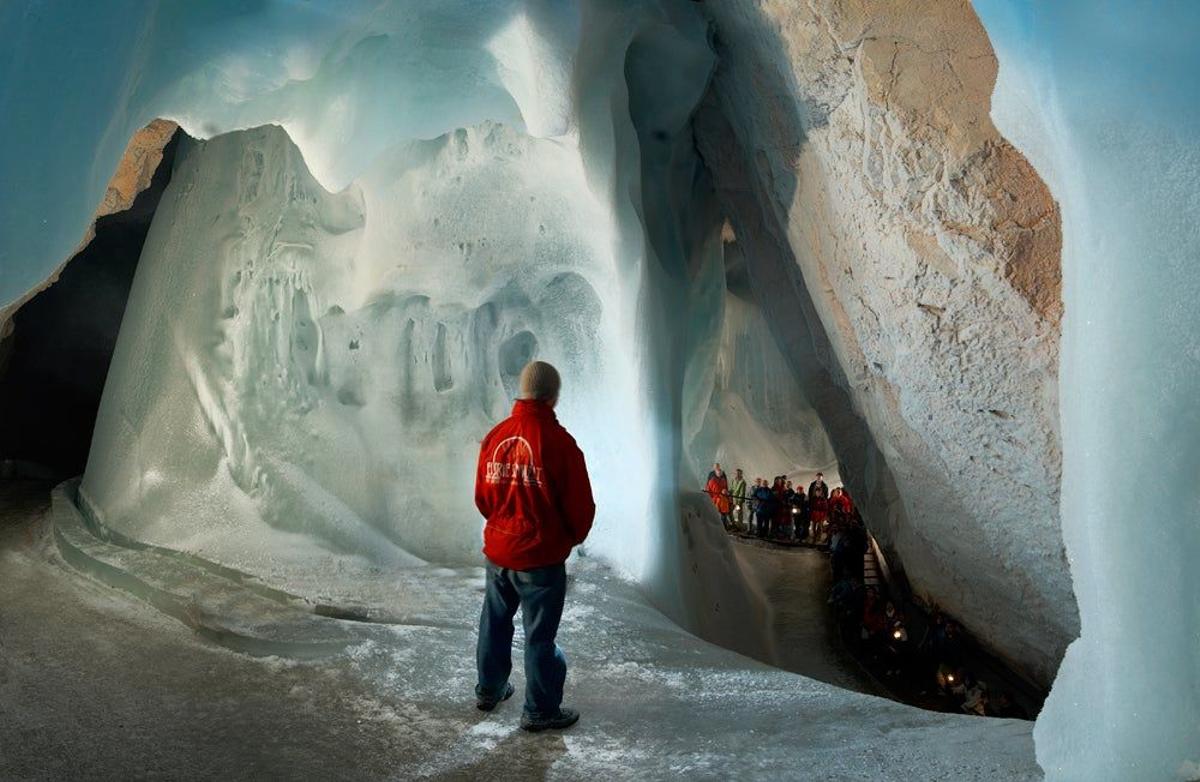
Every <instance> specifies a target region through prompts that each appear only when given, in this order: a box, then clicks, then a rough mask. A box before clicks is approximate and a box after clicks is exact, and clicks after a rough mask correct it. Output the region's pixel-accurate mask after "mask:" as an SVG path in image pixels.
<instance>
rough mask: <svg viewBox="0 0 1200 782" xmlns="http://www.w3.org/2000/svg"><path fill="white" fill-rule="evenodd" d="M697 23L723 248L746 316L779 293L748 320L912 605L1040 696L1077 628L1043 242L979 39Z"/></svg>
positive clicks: (746, 8)
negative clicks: (830, 452) (754, 300)
mask: <svg viewBox="0 0 1200 782" xmlns="http://www.w3.org/2000/svg"><path fill="white" fill-rule="evenodd" d="M706 7H707V8H708V12H709V13H710V15H711V17H712V19H713V22H714V29H715V35H716V46H717V50H718V55H719V56H720V58H721V61H720V65H719V66H718V70H717V75H716V77H715V80H714V84H713V94H712V96H711V99H710V101H709V103H708V104H707V105H706V106H705V107H703V108H702V110H701V113H700V116H699V117H698V118H697V123H696V124H697V141H698V144H699V146H700V149H701V151H702V153H703V154H704V155H705V158H706V160H708V162H709V164H710V165H711V166H712V168H713V176H714V180H715V182H716V183H717V186H718V189H719V190H720V191H721V194H722V198H723V200H724V202H725V204H726V207H727V209H728V211H729V212H730V214H731V219H732V220H733V222H734V226H735V228H736V229H737V234H738V236H739V237H741V238H743V239H745V238H746V237H752V236H754V235H755V231H756V230H757V232H758V236H759V239H758V240H757V242H758V246H757V247H752V248H750V249H749V250H748V252H747V255H748V257H749V259H750V265H751V274H752V277H753V276H755V275H757V277H758V278H759V280H760V281H761V280H768V279H769V280H771V282H770V284H769V285H766V286H763V285H761V284H760V285H758V286H756V287H757V288H758V289H759V291H760V299H763V300H764V302H765V301H766V299H769V298H774V299H778V298H779V297H781V296H784V297H785V298H786V296H785V291H786V288H785V287H784V286H782V285H780V280H781V279H783V276H786V274H787V273H790V274H791V276H792V277H793V278H795V279H794V285H793V286H792V287H793V291H794V292H793V294H792V299H794V301H793V302H792V303H791V304H782V305H781V304H780V303H779V302H775V303H766V304H765V306H764V309H766V310H768V317H771V318H773V321H774V323H775V326H776V330H777V336H778V337H779V338H780V341H781V342H782V343H783V344H784V345H785V350H786V349H788V348H787V345H788V344H792V345H793V346H794V347H793V349H792V352H793V355H794V360H795V361H796V362H797V363H798V364H805V365H806V364H811V363H812V362H813V361H814V360H815V361H819V362H821V364H822V365H823V366H824V368H825V369H826V370H827V371H828V377H827V378H826V379H825V380H823V381H820V380H816V381H812V382H813V383H815V384H816V385H818V386H822V388H818V389H815V390H814V391H813V394H811V395H812V396H814V398H816V399H818V400H820V399H824V401H825V409H826V411H827V415H826V424H827V427H829V430H830V435H831V438H832V439H833V441H834V444H835V448H837V449H838V452H839V458H840V459H841V461H842V463H843V469H844V471H845V473H846V475H847V481H848V484H849V485H850V486H851V487H852V489H855V490H856V493H857V494H858V495H859V496H860V499H862V500H863V501H864V502H865V504H866V506H867V513H868V515H869V516H870V518H869V519H868V522H869V523H870V524H871V525H872V527H873V529H875V531H876V534H877V535H878V536H879V537H880V538H881V539H882V540H883V541H884V542H885V543H886V544H887V546H888V547H889V548H890V549H891V550H892V551H894V552H896V553H897V554H898V555H899V557H900V558H901V559H902V562H903V565H904V567H905V569H906V572H907V575H908V577H909V579H910V580H911V583H912V584H913V586H914V589H915V590H916V591H917V592H918V594H920V595H922V596H923V597H925V598H926V599H927V600H929V601H930V602H933V603H937V604H939V605H941V606H943V607H945V608H946V609H947V610H949V611H951V612H952V613H954V614H956V615H957V616H959V617H960V618H961V619H963V620H964V621H965V622H966V623H967V624H968V625H969V626H970V628H971V629H972V630H973V631H974V632H975V633H976V634H977V635H978V636H979V637H981V638H983V639H985V640H986V642H987V643H988V644H989V645H990V646H991V647H992V648H994V649H995V650H996V651H998V652H999V653H1001V654H1002V655H1004V656H1006V657H1007V658H1008V659H1010V660H1011V661H1013V662H1014V663H1015V664H1017V665H1018V666H1019V667H1021V668H1022V669H1023V670H1025V671H1026V672H1027V673H1028V674H1029V675H1030V676H1031V677H1033V678H1036V679H1038V680H1040V681H1042V682H1043V683H1048V682H1049V681H1050V679H1051V678H1052V676H1053V672H1054V670H1055V669H1056V667H1057V664H1058V661H1059V659H1060V658H1061V655H1062V652H1063V650H1064V648H1065V646H1066V644H1067V642H1068V641H1069V640H1070V639H1071V638H1072V637H1074V635H1075V633H1076V629H1077V621H1078V620H1077V617H1076V610H1075V603H1074V598H1073V595H1072V593H1071V586H1070V577H1069V572H1068V569H1067V564H1066V561H1065V559H1064V557H1063V550H1062V540H1061V534H1060V529H1059V522H1058V485H1059V475H1060V470H1061V453H1060V447H1059V439H1058V410H1057V376H1056V373H1057V362H1058V339H1059V328H1058V323H1059V319H1060V317H1061V312H1062V305H1061V298H1060V262H1059V250H1060V245H1061V228H1060V225H1061V223H1060V220H1059V213H1058V208H1057V205H1056V204H1055V203H1054V201H1053V199H1052V198H1051V196H1050V194H1049V191H1048V190H1047V188H1046V187H1045V185H1044V184H1043V183H1042V181H1041V180H1040V178H1039V177H1038V176H1037V173H1036V172H1035V171H1034V170H1033V168H1032V167H1031V166H1030V165H1029V163H1028V162H1027V161H1026V160H1025V159H1024V158H1023V157H1022V156H1021V155H1020V154H1019V153H1018V152H1017V151H1016V150H1015V149H1014V148H1013V147H1012V146H1011V145H1009V144H1008V143H1007V142H1006V141H1005V140H1004V139H1003V138H1001V137H1000V136H999V134H998V133H997V131H996V129H995V128H994V127H993V125H992V123H991V121H990V119H989V116H988V111H989V101H990V96H991V91H992V86H993V84H994V82H995V76H996V60H995V56H994V55H993V53H992V50H991V47H990V45H989V43H988V41H987V38H986V35H985V33H984V31H983V28H982V27H981V25H980V24H979V22H978V20H977V19H976V17H975V15H974V12H973V11H972V9H971V8H970V6H969V5H968V4H967V3H965V2H957V1H955V0H944V1H943V0H939V1H936V2H935V1H933V0H928V1H924V2H912V1H911V0H906V1H904V2H875V1H872V2H866V1H865V0H845V1H843V2H837V0H824V1H821V2H818V1H817V0H810V2H806V3H797V2H794V1H792V0H769V1H768V2H749V1H748V0H746V1H742V0H728V1H723V2H721V3H708V4H706ZM717 114H719V115H720V116H719V117H718V116H714V115H717ZM755 221H761V222H762V225H761V226H760V227H758V228H757V229H756V228H755V226H753V225H748V224H747V223H753V222H755ZM752 241H753V240H752ZM780 267H786V268H780ZM781 275H783V276H781ZM772 312H774V313H775V314H774V315H772V314H771V313H772ZM795 312H802V313H804V316H805V317H804V318H803V321H804V322H801V319H799V318H797V317H795V316H794V314H793V313H795ZM802 332H803V338H798V337H797V335H798V334H801V333H802ZM806 342H811V345H812V346H811V347H809V346H808V345H807V344H806ZM806 371H807V370H806ZM808 374H810V375H811V374H813V373H811V372H808ZM847 407H848V408H850V411H849V412H847V411H846V410H845V409H844V408H847ZM839 441H841V444H839Z"/></svg>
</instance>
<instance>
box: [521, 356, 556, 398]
mask: <svg viewBox="0 0 1200 782" xmlns="http://www.w3.org/2000/svg"><path fill="white" fill-rule="evenodd" d="M560 388H562V379H561V378H560V377H559V376H558V370H557V369H555V368H554V367H552V366H550V365H549V364H547V363H546V362H545V361H530V362H529V363H528V364H526V365H525V368H524V369H522V370H521V391H520V395H519V396H518V397H517V398H518V399H539V400H541V401H543V402H552V401H554V400H555V399H557V398H558V390H559V389H560Z"/></svg>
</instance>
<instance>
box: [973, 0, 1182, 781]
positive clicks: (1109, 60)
mask: <svg viewBox="0 0 1200 782" xmlns="http://www.w3.org/2000/svg"><path fill="white" fill-rule="evenodd" d="M975 5H976V7H977V9H978V10H979V13H980V16H981V18H982V20H983V22H984V24H985V26H986V27H987V29H988V33H989V34H990V35H991V37H992V41H993V43H994V45H995V47H996V54H997V56H998V57H999V58H1000V78H999V81H998V82H997V85H996V96H995V100H994V102H993V115H994V116H995V119H996V124H997V125H998V126H999V128H1000V129H1001V131H1003V132H1004V134H1005V135H1006V136H1007V137H1008V138H1010V139H1012V140H1013V142H1014V143H1016V144H1017V145H1018V146H1019V147H1020V148H1021V149H1022V151H1024V152H1025V154H1026V155H1028V156H1029V159H1030V160H1031V161H1032V162H1033V164H1034V165H1035V166H1036V167H1037V169H1038V171H1040V172H1042V174H1043V176H1044V177H1045V178H1046V180H1047V182H1048V183H1049V185H1050V187H1051V190H1052V191H1053V193H1054V196H1055V197H1056V198H1057V199H1058V200H1059V202H1060V203H1061V204H1062V215H1063V239H1064V243H1063V299H1064V303H1065V305H1066V317H1065V319H1064V321H1063V342H1062V348H1063V359H1062V373H1061V386H1062V387H1061V390H1060V398H1061V400H1062V432H1063V455H1064V463H1063V499H1062V515H1063V538H1064V541H1065V544H1066V550H1067V556H1068V558H1069V560H1070V562H1071V575H1072V577H1073V578H1074V582H1075V595H1076V597H1077V598H1078V600H1079V615H1080V621H1081V634H1080V638H1079V639H1078V640H1077V641H1075V642H1074V643H1073V644H1072V645H1071V647H1070V648H1069V649H1068V651H1067V654H1066V657H1065V659H1064V661H1063V664H1062V668H1061V669H1060V671H1059V674H1058V679H1057V681H1056V682H1055V684H1054V689H1053V691H1052V692H1051V694H1050V699H1049V700H1048V701H1047V703H1046V708H1045V710H1044V711H1043V713H1042V715H1041V717H1040V719H1039V720H1038V723H1037V729H1036V731H1035V737H1036V739H1037V750H1038V760H1039V762H1040V763H1041V764H1042V767H1043V768H1045V770H1046V773H1047V776H1048V777H1050V778H1053V779H1079V780H1095V779H1114V780H1124V779H1139V780H1142V779H1145V780H1150V779H1164V780H1165V779H1200V652H1198V649H1200V647H1198V645H1197V638H1200V613H1197V611H1196V607H1195V606H1196V595H1197V594H1198V593H1200V571H1198V570H1197V568H1196V566H1195V558H1196V554H1197V552H1200V484H1198V483H1197V481H1196V476H1197V474H1198V473H1200V413H1198V412H1197V410H1198V408H1197V405H1196V389H1197V387H1200V307H1197V306H1196V302H1197V301H1198V300H1200V266H1198V261H1200V220H1197V215H1200V187H1198V186H1197V182H1198V181H1200V82H1197V80H1196V74H1197V73H1200V50H1198V49H1197V47H1196V34H1197V31H1200V6H1198V5H1197V4H1195V3H1187V2H1167V3H1160V4H1156V5H1155V6H1154V7H1153V8H1152V9H1151V8H1143V7H1141V6H1138V5H1137V4H1135V3H1102V4H1099V5H1098V4H1095V3H1089V2H1078V1H1075V0H1072V1H1070V2H1055V3H1040V2H1036V1H1034V0H976V3H975ZM1134 496H1143V497H1146V498H1147V499H1148V502H1147V503H1145V504H1144V505H1140V506H1139V505H1138V504H1136V503H1135V504H1132V505H1131V503H1130V500H1131V498H1132V497H1134ZM1131 523H1132V524H1134V525H1135V528H1131V526H1130V525H1131Z"/></svg>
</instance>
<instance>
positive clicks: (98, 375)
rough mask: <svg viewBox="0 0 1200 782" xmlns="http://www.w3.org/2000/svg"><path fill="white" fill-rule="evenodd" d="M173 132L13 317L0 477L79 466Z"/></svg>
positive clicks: (167, 167)
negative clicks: (121, 199)
mask: <svg viewBox="0 0 1200 782" xmlns="http://www.w3.org/2000/svg"><path fill="white" fill-rule="evenodd" d="M181 135H182V131H179V130H177V131H176V132H175V135H174V136H172V137H171V140H170V142H168V143H167V145H166V147H164V149H163V156H162V161H161V162H160V163H159V165H158V168H157V169H155V172H154V176H153V178H152V179H151V182H150V185H149V186H148V187H147V188H146V189H145V190H143V191H142V192H141V193H139V194H138V196H137V197H136V198H135V199H134V202H133V204H132V205H131V206H130V207H129V209H127V210H125V211H123V212H117V213H115V214H112V215H107V216H104V217H101V218H100V219H98V220H97V221H96V228H95V237H94V238H93V239H92V241H91V242H89V243H88V245H87V246H86V247H84V248H83V249H82V250H81V251H80V252H79V253H78V254H76V255H75V256H74V257H73V258H71V260H70V261H69V262H68V263H67V264H66V265H65V267H64V268H63V270H62V272H61V274H60V275H59V278H58V280H57V281H56V282H55V283H54V284H53V285H51V286H49V287H48V288H46V289H45V290H43V291H42V292H40V293H39V294H37V295H36V296H34V297H33V298H32V299H30V300H29V301H28V302H26V303H25V304H24V305H23V306H22V307H21V308H20V309H19V310H17V312H16V313H15V315H14V316H13V321H12V323H13V329H12V333H11V334H10V335H9V336H8V337H7V338H5V340H4V343H3V345H2V346H0V356H2V357H3V359H2V360H0V410H3V411H4V414H3V415H2V416H0V475H7V476H12V475H32V476H36V477H42V478H66V477H70V476H73V475H79V474H80V473H82V472H83V469H84V467H85V466H86V464H87V458H88V451H89V449H90V447H91V441H92V430H93V428H94V427H95V423H96V413H97V410H98V409H99V406H100V397H101V394H102V393H103V391H104V381H105V378H106V377H107V375H108V367H109V363H110V362H111V360H112V355H113V349H114V348H115V347H116V342H117V334H118V332H119V331H120V327H121V320H122V318H123V317H124V314H125V304H126V302H127V300H128V298H129V290H130V287H131V285H132V284H133V277H134V273H135V272H136V271H137V265H138V259H139V258H140V257H141V253H142V246H143V244H144V243H145V241H146V235H147V234H148V232H149V230H150V223H151V221H152V220H153V218H154V213H155V210H157V208H158V204H159V200H160V199H161V198H162V195H163V192H164V191H165V190H166V187H167V184H168V183H169V182H170V179H171V169H172V166H173V163H174V158H175V152H176V149H177V147H178V145H179V139H180V136H181Z"/></svg>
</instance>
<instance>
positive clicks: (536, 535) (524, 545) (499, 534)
mask: <svg viewBox="0 0 1200 782" xmlns="http://www.w3.org/2000/svg"><path fill="white" fill-rule="evenodd" d="M483 535H484V542H485V543H487V544H489V545H494V546H496V547H497V548H499V549H502V550H503V551H506V552H508V553H509V554H524V553H527V552H529V551H532V550H533V549H535V548H537V547H538V545H539V544H540V543H541V535H540V530H539V529H538V526H537V525H536V524H533V523H532V522H531V521H530V520H529V519H527V518H525V517H524V516H501V517H497V518H494V519H491V520H489V521H488V523H487V526H485V527H484V528H483Z"/></svg>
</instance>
